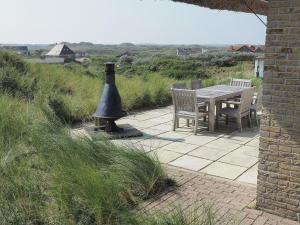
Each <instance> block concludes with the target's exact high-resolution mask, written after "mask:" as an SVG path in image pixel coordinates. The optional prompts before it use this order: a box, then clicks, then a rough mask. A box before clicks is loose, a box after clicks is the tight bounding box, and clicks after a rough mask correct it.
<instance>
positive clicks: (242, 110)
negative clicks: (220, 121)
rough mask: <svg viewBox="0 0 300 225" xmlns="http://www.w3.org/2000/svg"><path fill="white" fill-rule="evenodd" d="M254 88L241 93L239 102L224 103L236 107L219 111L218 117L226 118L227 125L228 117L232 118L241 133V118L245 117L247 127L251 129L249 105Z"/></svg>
mask: <svg viewBox="0 0 300 225" xmlns="http://www.w3.org/2000/svg"><path fill="white" fill-rule="evenodd" d="M254 89H255V88H249V89H246V90H245V91H243V93H242V96H241V98H240V101H226V104H233V105H236V106H237V107H234V108H231V107H226V108H222V109H220V110H219V112H218V115H217V116H220V115H225V116H226V123H228V117H233V118H235V119H236V121H237V124H238V127H239V130H240V132H242V130H243V129H242V118H244V117H247V119H248V125H249V127H251V115H250V109H251V103H252V100H253V95H254Z"/></svg>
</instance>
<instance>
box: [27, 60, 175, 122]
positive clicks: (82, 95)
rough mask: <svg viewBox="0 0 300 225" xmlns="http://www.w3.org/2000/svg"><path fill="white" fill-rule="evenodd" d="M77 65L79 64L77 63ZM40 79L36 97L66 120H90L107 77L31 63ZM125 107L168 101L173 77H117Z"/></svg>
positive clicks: (158, 104) (79, 69)
mask: <svg viewBox="0 0 300 225" xmlns="http://www.w3.org/2000/svg"><path fill="white" fill-rule="evenodd" d="M75 66H76V65H75ZM31 72H32V76H34V77H35V78H36V79H37V80H38V82H37V91H36V94H35V100H36V101H37V102H39V104H45V103H46V104H48V105H49V106H50V108H51V110H53V111H54V112H55V113H56V115H57V116H58V117H59V118H61V119H62V120H64V121H67V122H76V121H82V120H87V119H91V115H92V114H93V112H94V111H95V109H96V106H97V103H98V100H99V98H100V96H101V93H102V89H103V85H104V80H103V79H104V77H103V76H102V77H97V76H96V75H95V76H87V75H85V72H86V71H85V70H84V68H77V69H68V68H66V67H64V66H57V65H31ZM116 83H117V85H118V89H119V92H120V95H121V97H122V104H123V109H124V110H127V111H129V110H135V109H141V108H145V107H157V106H164V105H166V104H169V103H170V101H171V94H170V92H169V87H170V86H171V84H172V83H174V80H173V79H171V78H167V77H163V76H161V75H160V74H148V75H145V76H133V77H124V76H119V75H117V76H116Z"/></svg>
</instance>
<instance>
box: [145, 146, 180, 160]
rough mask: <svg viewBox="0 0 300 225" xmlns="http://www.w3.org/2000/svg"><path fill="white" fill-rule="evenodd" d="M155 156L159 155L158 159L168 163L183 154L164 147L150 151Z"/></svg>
mask: <svg viewBox="0 0 300 225" xmlns="http://www.w3.org/2000/svg"><path fill="white" fill-rule="evenodd" d="M149 154H150V155H151V156H153V157H157V159H158V160H159V161H160V162H162V163H168V162H171V161H173V160H175V159H177V158H179V157H180V156H182V154H180V153H177V152H172V151H168V150H164V149H157V150H154V151H152V152H150V153H149Z"/></svg>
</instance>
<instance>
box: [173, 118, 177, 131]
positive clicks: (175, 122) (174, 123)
mask: <svg viewBox="0 0 300 225" xmlns="http://www.w3.org/2000/svg"><path fill="white" fill-rule="evenodd" d="M176 127H177V118H176V116H174V118H173V127H172V130H173V131H175V130H176Z"/></svg>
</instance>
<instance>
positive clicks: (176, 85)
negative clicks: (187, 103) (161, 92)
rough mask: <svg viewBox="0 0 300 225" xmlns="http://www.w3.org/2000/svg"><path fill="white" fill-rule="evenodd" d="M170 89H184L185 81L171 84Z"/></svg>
mask: <svg viewBox="0 0 300 225" xmlns="http://www.w3.org/2000/svg"><path fill="white" fill-rule="evenodd" d="M172 89H186V85H185V83H176V84H172Z"/></svg>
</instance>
